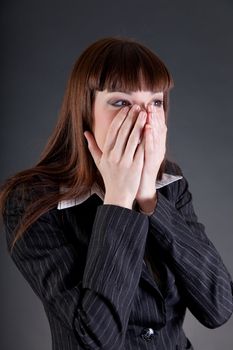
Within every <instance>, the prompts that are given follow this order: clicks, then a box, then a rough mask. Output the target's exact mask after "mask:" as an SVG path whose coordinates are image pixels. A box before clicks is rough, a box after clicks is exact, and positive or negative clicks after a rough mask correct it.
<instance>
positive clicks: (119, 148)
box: [84, 106, 147, 209]
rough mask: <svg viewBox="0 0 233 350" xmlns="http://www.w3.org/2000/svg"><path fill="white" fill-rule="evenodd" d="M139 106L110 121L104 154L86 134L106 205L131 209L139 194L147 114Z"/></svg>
mask: <svg viewBox="0 0 233 350" xmlns="http://www.w3.org/2000/svg"><path fill="white" fill-rule="evenodd" d="M139 110H140V108H139V107H138V106H133V107H132V108H131V109H130V110H129V107H125V108H123V109H121V110H120V112H119V113H118V114H117V115H116V117H115V118H114V119H113V121H112V122H111V125H110V127H109V130H108V132H107V135H106V138H105V143H104V146H103V152H102V151H101V150H100V148H99V147H98V145H97V143H96V141H95V138H94V136H93V135H92V133H91V132H89V131H85V133H84V135H85V137H86V139H87V141H88V148H89V151H90V153H91V155H92V157H93V159H94V162H95V164H96V166H97V168H98V170H99V171H100V174H101V175H102V178H103V181H104V185H105V198H104V203H105V204H116V205H120V206H125V207H127V208H129V209H132V206H133V201H134V199H135V197H136V193H137V191H138V187H139V183H140V179H141V173H142V168H143V159H144V141H143V142H141V143H139V139H140V135H141V133H142V130H143V127H144V125H145V123H146V118H147V113H146V112H143V111H141V112H139Z"/></svg>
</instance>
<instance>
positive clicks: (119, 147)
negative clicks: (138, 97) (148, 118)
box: [113, 105, 140, 159]
mask: <svg viewBox="0 0 233 350" xmlns="http://www.w3.org/2000/svg"><path fill="white" fill-rule="evenodd" d="M139 110H140V107H139V106H138V105H134V106H133V107H132V108H131V109H130V111H129V113H128V115H127V118H125V120H124V122H123V123H122V124H121V126H120V129H119V132H118V135H117V139H116V143H115V146H114V150H113V151H114V153H115V156H116V157H118V158H119V159H120V158H121V157H122V155H123V153H124V151H125V148H126V145H127V142H128V139H129V137H130V134H131V132H132V130H133V128H134V125H135V121H136V120H137V117H138V115H139V114H138V113H139Z"/></svg>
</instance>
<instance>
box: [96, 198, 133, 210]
mask: <svg viewBox="0 0 233 350" xmlns="http://www.w3.org/2000/svg"><path fill="white" fill-rule="evenodd" d="M103 204H111V205H118V206H120V207H124V208H128V209H132V208H133V200H132V199H130V198H127V197H119V196H114V195H108V194H106V195H105V197H104V203H103Z"/></svg>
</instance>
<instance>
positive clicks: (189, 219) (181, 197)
mask: <svg viewBox="0 0 233 350" xmlns="http://www.w3.org/2000/svg"><path fill="white" fill-rule="evenodd" d="M168 188H169V190H168V192H169V194H168V196H166V195H164V194H162V191H158V202H157V206H156V209H155V211H154V213H153V214H152V215H151V216H150V217H149V225H150V226H149V231H150V232H151V233H152V235H153V237H154V239H155V241H156V242H157V245H158V246H159V248H160V250H161V251H162V254H163V256H164V259H166V262H167V264H168V265H169V266H170V268H171V270H172V271H173V272H174V274H175V276H176V280H177V284H178V286H179V290H180V292H181V294H182V296H183V300H184V302H185V303H186V305H187V307H188V308H189V309H190V311H191V312H192V313H193V315H194V316H195V317H196V318H197V319H198V320H199V321H200V322H201V323H202V324H203V325H205V326H206V327H208V328H215V327H218V326H220V325H221V324H223V323H225V322H226V321H227V320H228V319H229V318H230V316H231V314H232V311H233V300H232V299H233V298H232V291H233V283H232V280H231V276H230V275H229V273H228V271H227V269H226V267H225V266H224V264H223V262H222V259H221V257H220V256H219V253H218V252H217V250H216V248H215V247H214V245H213V244H212V242H211V241H210V240H209V239H208V237H207V235H206V233H205V228H204V226H203V225H202V224H200V223H199V222H198V220H197V216H196V214H195V212H194V209H193V204H192V195H191V193H190V192H189V188H188V182H187V180H186V179H185V178H184V177H183V179H181V180H179V181H176V182H174V183H173V184H171V185H169V186H168Z"/></svg>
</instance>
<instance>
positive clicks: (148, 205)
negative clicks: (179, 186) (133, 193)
mask: <svg viewBox="0 0 233 350" xmlns="http://www.w3.org/2000/svg"><path fill="white" fill-rule="evenodd" d="M156 204H157V194H156V193H154V195H153V196H152V197H150V198H145V199H143V200H140V201H138V209H139V211H140V212H141V213H143V214H146V215H152V214H153V212H154V210H155V207H156Z"/></svg>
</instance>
